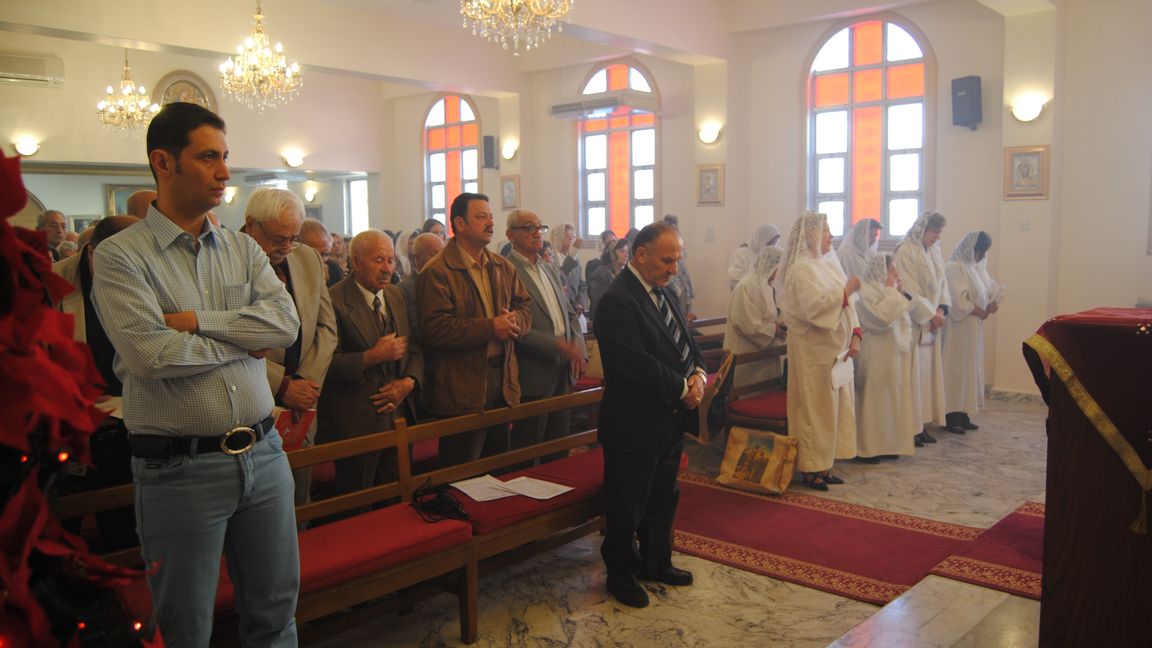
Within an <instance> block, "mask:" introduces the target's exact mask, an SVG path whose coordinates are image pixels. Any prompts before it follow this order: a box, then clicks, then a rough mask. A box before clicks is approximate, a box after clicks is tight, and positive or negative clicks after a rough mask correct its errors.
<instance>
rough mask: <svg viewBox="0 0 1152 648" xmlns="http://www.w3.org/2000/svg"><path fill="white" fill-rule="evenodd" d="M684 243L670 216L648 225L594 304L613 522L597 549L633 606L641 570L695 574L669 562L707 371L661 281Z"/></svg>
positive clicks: (678, 577) (673, 580)
mask: <svg viewBox="0 0 1152 648" xmlns="http://www.w3.org/2000/svg"><path fill="white" fill-rule="evenodd" d="M682 248H683V244H682V242H681V241H680V236H679V234H677V233H676V230H675V229H673V228H672V227H671V226H670V225H668V224H666V223H654V224H652V225H649V226H647V227H645V228H644V229H643V230H642V231H641V232H640V234H639V236H637V237H636V242H635V244H634V251H633V255H632V260H631V261H630V262H629V264H628V266H627V269H626V270H622V271H621V272H620V274H619V275H618V276H617V277H616V279H615V280H614V281H613V282H612V284H611V285H610V286H609V287H608V290H607V291H605V293H604V296H603V297H602V298H601V300H600V304H599V307H598V308H597V309H596V314H595V330H596V333H597V339H598V341H599V343H600V358H601V363H602V364H603V366H604V399H603V401H602V402H601V405H600V443H601V444H602V445H603V446H604V495H605V500H606V503H605V520H606V527H607V528H606V529H605V534H604V543H603V544H602V545H601V546H600V555H601V556H602V557H603V558H604V564H605V566H606V567H607V568H608V591H609V592H610V593H611V594H612V596H614V597H616V599H617V600H618V601H620V602H621V603H624V604H625V605H630V606H633V607H644V606H646V605H648V594H647V592H645V591H644V588H643V587H641V586H640V583H639V582H638V581H637V578H638V577H639V578H640V579H644V580H654V581H659V582H662V583H666V584H669V585H690V584H692V574H691V573H690V572H687V571H684V570H682V569H677V568H675V567H673V566H672V522H673V519H674V518H675V516H676V503H677V501H678V500H679V499H680V490H679V488H678V486H677V483H676V476H677V472H678V470H679V466H680V453H681V451H682V450H683V447H684V433H685V432H689V431H691V430H692V426H693V425H695V422H696V414H695V412H693V411H692V410H694V409H696V407H697V406H698V405H699V404H700V400H701V398H703V396H704V385H705V382H706V381H707V373H706V372H705V369H704V357H703V355H702V354H701V353H700V349H699V347H697V346H696V343H695V342H694V341H693V340H692V336H690V335H689V334H688V325H687V323H686V322H685V321H684V317H683V316H682V315H681V310H680V306H679V304H678V303H677V302H676V297H675V295H673V294H672V293H671V291H668V292H665V291H664V290H663V289H664V287H665V286H667V284H668V282H669V280H670V279H671V278H672V277H673V275H675V274H676V267H677V262H678V261H679V260H680V257H681V254H682ZM635 537H639V541H640V544H639V550H637V546H636V542H635V541H634V538H635Z"/></svg>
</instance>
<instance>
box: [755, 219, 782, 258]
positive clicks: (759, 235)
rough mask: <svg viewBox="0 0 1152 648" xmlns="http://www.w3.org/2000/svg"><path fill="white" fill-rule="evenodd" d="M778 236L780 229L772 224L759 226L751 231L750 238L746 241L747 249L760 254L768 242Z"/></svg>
mask: <svg viewBox="0 0 1152 648" xmlns="http://www.w3.org/2000/svg"><path fill="white" fill-rule="evenodd" d="M779 236H780V228H778V227H776V226H775V225H772V224H765V225H760V226H759V227H757V228H756V229H755V230H753V231H752V238H750V239H748V247H750V248H752V251H753V252H755V253H756V254H760V250H763V249H764V248H765V246H767V245H768V242H769V241H771V240H772V239H774V238H778V237H779Z"/></svg>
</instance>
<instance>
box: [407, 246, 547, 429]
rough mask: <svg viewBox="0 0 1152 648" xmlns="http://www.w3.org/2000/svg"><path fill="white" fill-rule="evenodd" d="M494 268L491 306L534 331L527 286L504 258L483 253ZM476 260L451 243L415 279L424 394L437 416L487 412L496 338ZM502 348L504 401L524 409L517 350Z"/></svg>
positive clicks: (508, 342) (507, 344)
mask: <svg viewBox="0 0 1152 648" xmlns="http://www.w3.org/2000/svg"><path fill="white" fill-rule="evenodd" d="M484 255H485V258H486V259H487V260H488V261H489V262H490V263H491V264H492V271H491V280H492V307H493V309H494V310H495V311H496V313H499V312H500V309H502V308H506V309H508V310H509V311H511V312H515V313H518V315H519V318H520V329H521V330H522V331H527V330H528V329H529V328H530V327H531V326H532V313H531V310H530V309H529V304H531V302H532V298H531V297H529V296H528V291H527V290H525V288H524V284H522V283H520V279H519V278H518V277H517V276H516V269H515V268H514V267H513V266H512V264H511V263H510V262H509V261H508V260H507V259H505V258H503V257H501V256H499V255H495V254H492V253H491V252H489V251H488V250H484ZM471 263H472V261H471V259H470V258H469V257H468V254H467V253H466V252H465V251H464V249H463V248H461V247H460V245H459V244H458V243H457V242H456V239H452V240H451V241H449V242H448V245H446V246H444V250H443V251H441V252H440V254H438V255H436V257H434V258H433V259H432V260H431V261H429V262H428V265H426V266H424V269H423V270H421V271H420V274H419V276H417V278H416V307H417V310H418V311H419V313H420V318H419V321H420V345H421V347H422V348H423V350H424V382H423V385H422V393H423V394H424V402H425V405H426V406H427V408H428V411H429V412H430V413H431V414H433V415H434V416H455V415H459V414H471V413H474V412H479V411H482V410H483V409H484V395H485V393H486V379H487V375H488V360H487V353H486V351H487V348H488V341H489V340H493V339H495V330H496V328H495V324H494V323H493V321H492V318H491V317H488V316H487V314H486V313H485V312H484V302H483V300H482V298H481V296H480V291H479V289H477V288H476V284H475V283H473V281H472V277H471V276H469V274H468V268H469V266H470V265H471ZM503 345H504V385H503V392H504V400H505V401H506V402H507V403H508V404H509V405H519V404H520V379H519V366H518V364H517V362H516V345H515V344H514V343H513V340H506V341H504V343H503Z"/></svg>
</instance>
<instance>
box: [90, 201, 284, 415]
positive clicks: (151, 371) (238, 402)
mask: <svg viewBox="0 0 1152 648" xmlns="http://www.w3.org/2000/svg"><path fill="white" fill-rule="evenodd" d="M95 260H96V270H95V273H94V274H95V278H94V280H93V285H92V297H93V299H92V302H93V304H94V306H95V307H96V311H97V314H98V315H99V317H100V321H101V323H102V324H103V325H104V330H105V331H106V332H107V333H108V338H109V339H110V340H111V341H112V344H113V346H115V347H116V360H115V363H114V365H113V367H114V369H115V371H116V375H117V376H119V377H120V379H121V380H122V381H123V382H124V401H123V407H124V424H125V426H126V427H127V428H128V430H129V432H131V433H133V434H140V433H143V434H160V435H169V436H219V435H221V434H224V433H225V432H227V431H228V430H230V429H232V428H233V427H235V426H237V425H252V424H254V423H256V422H258V421H260V420H262V419H263V418H264V417H266V416H268V415H269V414H270V413H271V412H272V406H273V404H274V402H273V397H272V392H271V390H270V389H269V387H268V380H267V378H266V376H265V369H264V361H263V360H258V359H256V358H253V357H251V356H249V355H248V352H249V351H257V350H260V349H266V348H279V347H287V346H289V345H291V344H292V342H293V341H294V340H295V339H296V334H297V331H298V329H299V327H300V320H299V317H298V316H297V314H296V307H295V305H294V304H293V303H292V297H291V296H290V295H289V294H288V291H287V290H285V289H284V284H282V283H281V282H280V280H279V279H277V278H276V274H275V273H274V272H273V270H272V267H271V265H269V263H268V257H267V256H266V255H265V254H264V251H263V250H261V249H260V246H259V245H257V244H256V242H255V241H254V240H252V239H251V238H249V237H248V236H247V235H244V234H241V233H239V232H233V231H230V230H226V229H222V228H218V227H215V226H213V225H212V224H211V223H209V222H206V223H205V226H204V230H203V232H201V234H200V235H199V236H198V237H193V236H192V235H191V234H189V233H187V232H185V231H184V230H182V229H181V228H180V227H179V226H177V225H176V224H175V223H173V222H172V221H170V220H168V218H167V217H165V216H164V214H162V213H160V211H158V210H157V209H156V207H155V206H152V207H151V208H150V209H149V211H148V218H146V219H145V220H143V221H141V222H139V223H136V224H135V225H133V226H131V227H129V228H128V229H126V230H124V231H123V232H120V233H119V234H117V235H116V236H113V237H111V238H109V239H107V240H105V241H103V242H101V243H100V245H99V246H98V247H97V249H96V255H95ZM182 311H195V313H196V319H197V322H198V324H199V329H200V330H199V332H198V333H195V334H191V333H181V332H179V331H175V330H173V329H171V328H168V327H167V326H165V323H164V315H165V314H166V313H178V312H182Z"/></svg>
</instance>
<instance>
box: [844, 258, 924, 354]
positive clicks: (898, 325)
mask: <svg viewBox="0 0 1152 648" xmlns="http://www.w3.org/2000/svg"><path fill="white" fill-rule="evenodd" d="M891 261H894V259H892V256H891V255H888V254H873V255H872V256H871V258H869V259H868V264H867V266H865V268H864V275H863V276H862V277H861V279H862V280H863V281H864V284H865V285H866V286H871V287H872V288H871V289H861V291H860V293H861V298H860V302H859V305H858V306H857V307H856V308H857V309H864V310H867V309H870V308H871V307H872V304H873V303H874V301H875V300H877V299H880V298H882V295H883V294H884V291H885V290H887V289H888V286H887V285H886V284H887V283H888V264H889V263H890V262H891ZM890 331H891V332H892V338H893V340H895V342H896V348H897V349H898V350H899V351H900V352H901V353H907V352H909V351H910V350H911V349H912V320H911V319H910V318H909V316H908V314H907V313H904V314H902V315H901V316H900V317H899V318H897V319H896V321H895V322H893V323H892V328H891V329H890Z"/></svg>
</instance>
